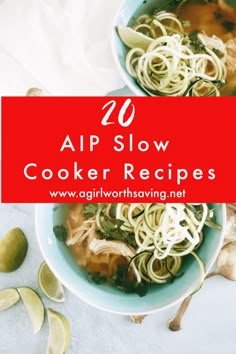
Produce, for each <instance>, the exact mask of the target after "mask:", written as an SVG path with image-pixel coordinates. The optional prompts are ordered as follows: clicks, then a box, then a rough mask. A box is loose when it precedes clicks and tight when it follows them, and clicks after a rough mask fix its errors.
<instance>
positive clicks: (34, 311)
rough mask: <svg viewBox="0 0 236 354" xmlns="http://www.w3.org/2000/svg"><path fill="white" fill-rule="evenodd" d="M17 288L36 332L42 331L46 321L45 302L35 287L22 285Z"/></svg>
mask: <svg viewBox="0 0 236 354" xmlns="http://www.w3.org/2000/svg"><path fill="white" fill-rule="evenodd" d="M17 290H18V292H19V294H20V296H21V299H22V301H23V303H24V305H25V308H26V310H27V312H28V315H29V318H30V320H31V322H32V325H33V331H34V334H36V333H38V332H39V331H40V329H41V327H42V325H43V321H44V306H43V303H42V301H41V299H40V297H39V296H38V295H37V294H36V292H35V291H34V290H33V289H31V288H27V287H23V286H22V287H20V288H17Z"/></svg>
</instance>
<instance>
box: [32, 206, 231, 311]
mask: <svg viewBox="0 0 236 354" xmlns="http://www.w3.org/2000/svg"><path fill="white" fill-rule="evenodd" d="M225 222H226V209H225V205H224V204H206V203H192V204H190V203H186V204H184V203H178V204H161V203H157V204H147V203H146V204H138V203H135V204H134V203H131V204H127V203H125V204H124V203H118V204H39V205H37V207H36V230H37V237H38V242H39V246H40V249H41V251H42V254H43V256H44V258H45V260H46V262H47V263H48V265H49V267H50V268H51V270H52V271H53V273H54V274H55V275H56V276H57V277H58V279H59V280H60V281H61V282H62V283H63V284H64V285H65V287H66V288H68V289H69V290H71V291H72V292H73V293H74V294H76V295H77V296H78V297H79V298H81V299H82V300H83V301H85V302H87V303H89V304H91V305H93V306H95V307H97V308H99V309H102V310H106V311H109V312H113V313H118V314H126V315H139V314H148V313H151V312H155V311H160V310H163V309H165V308H167V307H169V306H172V305H174V304H176V303H177V302H179V301H181V300H182V299H183V298H185V297H186V296H187V295H189V294H190V293H191V292H192V291H195V290H196V289H197V288H198V287H199V286H200V285H201V283H202V281H203V279H204V276H205V274H206V272H208V271H209V269H210V267H211V266H212V265H213V263H214V261H215V259H216V257H217V255H218V253H219V251H220V249H221V247H222V243H223V230H224V227H225Z"/></svg>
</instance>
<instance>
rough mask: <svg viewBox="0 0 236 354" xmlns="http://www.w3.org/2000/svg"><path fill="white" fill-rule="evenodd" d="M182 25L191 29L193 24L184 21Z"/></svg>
mask: <svg viewBox="0 0 236 354" xmlns="http://www.w3.org/2000/svg"><path fill="white" fill-rule="evenodd" d="M182 25H183V27H189V26H190V25H191V23H190V21H189V20H183V21H182Z"/></svg>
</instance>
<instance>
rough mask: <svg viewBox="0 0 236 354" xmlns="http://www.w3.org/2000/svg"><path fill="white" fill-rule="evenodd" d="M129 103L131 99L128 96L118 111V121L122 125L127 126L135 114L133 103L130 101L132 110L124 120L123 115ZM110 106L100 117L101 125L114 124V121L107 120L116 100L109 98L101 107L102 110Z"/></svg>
mask: <svg viewBox="0 0 236 354" xmlns="http://www.w3.org/2000/svg"><path fill="white" fill-rule="evenodd" d="M130 103H131V99H130V98H127V100H126V101H125V102H124V104H123V106H122V107H121V109H120V111H119V114H118V123H119V124H120V125H121V126H122V127H128V126H129V125H130V124H131V123H132V121H133V119H134V114H135V107H134V105H133V103H131V106H132V112H131V114H130V116H129V117H128V118H127V120H126V121H125V120H124V115H125V113H126V111H127V109H128V107H129V105H130ZM109 106H110V108H109V109H108V111H107V113H106V114H105V116H104V117H103V118H102V122H101V123H102V125H109V124H115V122H109V121H108V120H109V118H110V116H111V114H112V112H113V110H114V109H115V106H116V101H114V100H111V101H109V102H107V103H106V104H105V105H104V106H103V107H102V110H104V109H105V108H107V107H109Z"/></svg>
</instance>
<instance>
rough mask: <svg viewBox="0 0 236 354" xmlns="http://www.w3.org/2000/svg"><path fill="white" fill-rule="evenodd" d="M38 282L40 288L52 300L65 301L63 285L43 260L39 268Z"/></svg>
mask: <svg viewBox="0 0 236 354" xmlns="http://www.w3.org/2000/svg"><path fill="white" fill-rule="evenodd" d="M38 282H39V286H40V289H41V290H42V292H43V293H44V294H45V295H46V296H47V297H48V298H49V299H50V300H53V301H56V302H64V301H65V296H64V288H63V285H62V284H61V283H60V281H59V280H58V279H57V278H56V277H55V275H54V274H53V273H52V271H51V269H50V268H49V266H48V265H47V263H46V262H43V263H42V264H41V266H40V268H39V272H38Z"/></svg>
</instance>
